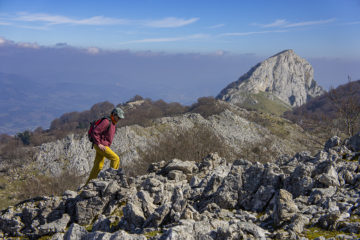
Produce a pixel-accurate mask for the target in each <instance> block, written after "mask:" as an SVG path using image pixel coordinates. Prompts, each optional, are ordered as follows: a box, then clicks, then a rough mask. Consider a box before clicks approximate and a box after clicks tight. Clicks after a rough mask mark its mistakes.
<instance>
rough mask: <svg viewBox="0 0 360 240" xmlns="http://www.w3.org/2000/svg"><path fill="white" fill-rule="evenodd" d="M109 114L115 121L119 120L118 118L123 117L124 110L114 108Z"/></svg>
mask: <svg viewBox="0 0 360 240" xmlns="http://www.w3.org/2000/svg"><path fill="white" fill-rule="evenodd" d="M111 115H112V116H113V117H114V120H116V122H117V121H119V119H123V118H125V116H124V111H123V110H122V109H121V108H119V107H117V108H114V109H113V110H112V111H111Z"/></svg>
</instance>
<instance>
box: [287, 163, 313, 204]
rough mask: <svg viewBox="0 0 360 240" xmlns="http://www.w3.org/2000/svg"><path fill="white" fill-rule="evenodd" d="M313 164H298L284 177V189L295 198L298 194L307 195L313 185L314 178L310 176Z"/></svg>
mask: <svg viewBox="0 0 360 240" xmlns="http://www.w3.org/2000/svg"><path fill="white" fill-rule="evenodd" d="M313 170H314V166H313V164H311V163H308V164H306V165H305V164H300V165H299V166H298V167H296V168H295V171H294V172H293V173H291V175H290V176H289V177H288V178H286V179H285V183H284V186H285V189H286V190H287V191H289V192H290V193H291V194H292V195H293V196H294V197H295V198H297V197H298V196H300V195H309V194H310V191H311V189H312V188H313V187H314V180H313V178H312V177H311V175H312V172H313Z"/></svg>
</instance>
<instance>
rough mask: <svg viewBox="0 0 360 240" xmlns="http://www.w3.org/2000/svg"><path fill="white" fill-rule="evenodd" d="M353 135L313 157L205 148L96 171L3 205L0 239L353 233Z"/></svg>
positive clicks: (357, 171)
mask: <svg viewBox="0 0 360 240" xmlns="http://www.w3.org/2000/svg"><path fill="white" fill-rule="evenodd" d="M359 139H360V133H358V134H357V135H355V136H353V137H351V138H349V139H346V140H344V141H341V140H340V138H338V137H332V138H331V139H329V140H328V141H327V142H326V143H325V145H324V149H323V150H321V151H319V152H318V153H317V154H315V155H313V156H312V155H311V154H310V153H308V152H300V153H297V154H295V155H294V156H292V157H290V156H283V157H281V158H279V159H278V160H277V161H276V162H273V163H265V164H261V163H259V162H254V163H252V162H249V161H247V160H245V159H239V160H236V161H234V162H232V163H229V162H227V161H226V159H223V158H221V157H219V156H218V155H217V154H216V153H213V154H210V155H209V156H208V157H206V158H205V159H204V160H203V161H202V162H193V161H181V160H179V159H172V160H170V161H169V162H164V161H163V162H159V163H153V164H152V165H151V166H150V168H149V171H148V173H147V174H146V175H143V176H137V177H132V178H130V177H127V176H126V175H125V174H124V173H123V171H122V170H121V169H120V170H113V169H107V170H103V171H102V172H101V173H100V175H99V177H98V178H97V179H94V180H92V181H91V182H90V183H89V184H88V185H87V186H86V187H84V188H83V189H81V190H80V191H79V192H74V191H66V192H65V193H64V194H63V196H59V197H38V198H33V199H29V200H26V201H23V202H21V203H19V204H17V205H16V206H12V207H9V208H8V209H5V210H3V211H2V212H1V215H0V238H10V237H15V238H18V239H20V238H21V239H23V238H28V239H38V238H40V237H41V238H42V239H53V240H55V239H67V240H68V239H103V240H105V239H157V240H165V239H169V240H170V239H189V240H190V239H209V240H210V239H219V240H220V239H221V240H223V239H304V240H305V239H314V238H315V237H314V235H315V234H317V235H316V236H317V237H318V238H317V239H325V236H326V238H328V239H330V236H333V237H334V238H331V239H358V238H359V237H360V216H359V215H360V198H359V197H360V196H359V194H360V167H359V155H360V152H359V151H360V145H359V142H360V141H359ZM331 234H332V235H331ZM321 236H322V237H321Z"/></svg>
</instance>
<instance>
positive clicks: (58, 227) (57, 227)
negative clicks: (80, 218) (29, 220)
mask: <svg viewBox="0 0 360 240" xmlns="http://www.w3.org/2000/svg"><path fill="white" fill-rule="evenodd" d="M69 221H70V216H69V215H68V214H64V215H63V216H62V218H60V219H58V220H55V221H52V222H50V223H46V224H44V225H41V226H39V234H40V235H51V234H54V233H58V232H63V231H64V230H65V228H66V227H67V224H68V223H69Z"/></svg>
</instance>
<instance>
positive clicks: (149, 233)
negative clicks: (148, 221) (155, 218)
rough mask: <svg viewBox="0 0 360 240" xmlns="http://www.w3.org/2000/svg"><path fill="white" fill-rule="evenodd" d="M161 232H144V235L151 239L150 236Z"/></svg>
mask: <svg viewBox="0 0 360 240" xmlns="http://www.w3.org/2000/svg"><path fill="white" fill-rule="evenodd" d="M161 233H162V231H152V232H147V233H144V236H145V237H146V238H147V239H149V238H152V237H155V236H156V235H158V234H161Z"/></svg>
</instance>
